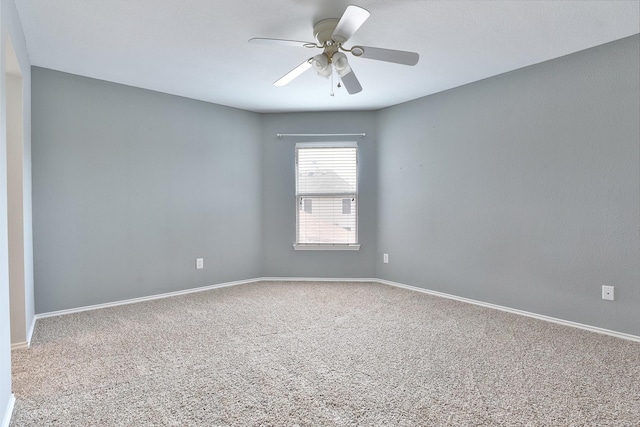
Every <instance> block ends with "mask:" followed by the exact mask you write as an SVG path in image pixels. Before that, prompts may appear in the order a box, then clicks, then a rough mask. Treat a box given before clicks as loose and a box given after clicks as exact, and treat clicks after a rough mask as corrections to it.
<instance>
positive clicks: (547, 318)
mask: <svg viewBox="0 0 640 427" xmlns="http://www.w3.org/2000/svg"><path fill="white" fill-rule="evenodd" d="M376 281H377V282H378V283H382V284H384V285H389V286H395V287H397V288H402V289H408V290H410V291H416V292H421V293H423V294H428V295H433V296H437V297H441V298H447V299H452V300H456V301H461V302H465V303H467V304H473V305H479V306H482V307H487V308H492V309H494V310H500V311H505V312H507V313H512V314H518V315H520V316H525V317H531V318H533V319H538V320H544V321H547V322H551V323H557V324H559V325H564V326H570V327H573V328H578V329H584V330H586V331H590V332H595V333H598V334H603V335H610V336H612V337H616V338H622V339H625V340H629V341H636V342H640V336H637V335H631V334H626V333H624V332H616V331H612V330H610V329H604V328H599V327H597V326H590V325H585V324H583V323H578V322H572V321H570V320H564V319H558V318H556V317H551V316H545V315H544V314H537V313H531V312H529V311H524V310H518V309H517V308H509V307H504V306H501V305H497V304H491V303H488V302H483V301H477V300H473V299H469V298H464V297H459V296H456V295H451V294H445V293H443V292H438V291H431V290H428V289H424V288H419V287H417V286H411V285H405V284H403V283H397V282H391V281H389V280H382V279H377V280H376Z"/></svg>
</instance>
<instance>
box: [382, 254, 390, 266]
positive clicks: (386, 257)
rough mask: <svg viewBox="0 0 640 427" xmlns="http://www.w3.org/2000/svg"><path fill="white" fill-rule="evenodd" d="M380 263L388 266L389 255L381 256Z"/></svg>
mask: <svg viewBox="0 0 640 427" xmlns="http://www.w3.org/2000/svg"><path fill="white" fill-rule="evenodd" d="M382 262H384V263H385V264H389V254H382Z"/></svg>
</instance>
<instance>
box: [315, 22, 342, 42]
mask: <svg viewBox="0 0 640 427" xmlns="http://www.w3.org/2000/svg"><path fill="white" fill-rule="evenodd" d="M338 21H339V20H338V19H336V18H329V19H323V20H322V21H320V22H317V23H316V24H315V25H314V26H313V36H314V37H315V38H316V40H317V41H318V44H319V45H320V46H324V45H325V44H327V45H334V44H335V43H334V41H333V39H332V38H331V36H332V35H333V32H334V31H335V29H336V26H337V25H338ZM329 42H330V43H329Z"/></svg>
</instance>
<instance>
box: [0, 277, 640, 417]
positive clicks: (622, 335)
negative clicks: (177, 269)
mask: <svg viewBox="0 0 640 427" xmlns="http://www.w3.org/2000/svg"><path fill="white" fill-rule="evenodd" d="M257 282H371V283H380V284H382V285H388V286H394V287H396V288H402V289H407V290H410V291H415V292H421V293H423V294H428V295H433V296H437V297H441V298H447V299H452V300H456V301H461V302H465V303H468V304H473V305H479V306H482V307H487V308H492V309H494V310H500V311H505V312H507V313H513V314H517V315H520V316H525V317H531V318H534V319H538V320H544V321H546V322H551V323H557V324H559V325H564V326H569V327H572V328H578V329H583V330H586V331H590V332H595V333H598V334H603V335H609V336H612V337H616V338H621V339H625V340H629V341H636V342H640V336H637V335H632V334H627V333H624V332H617V331H612V330H610V329H604V328H599V327H597V326H590V325H585V324H582V323H577V322H572V321H570V320H564V319H558V318H555V317H551V316H545V315H543V314H536V313H531V312H529V311H524V310H518V309H515V308H509V307H504V306H501V305H497V304H491V303H488V302H483V301H477V300H473V299H470V298H464V297H459V296H456V295H451V294H446V293H444V292H438V291H431V290H429V289H424V288H419V287H417V286H411V285H405V284H403V283H398V282H392V281H390V280H383V279H376V278H357V277H348V278H336V277H258V278H255V279H247V280H239V281H236V282H227V283H220V284H217V285H210V286H203V287H200V288H192V289H186V290H183V291H176V292H168V293H165V294H158V295H151V296H148V297H141V298H133V299H129V300H123V301H116V302H112V303H106V304H97V305H90V306H86V307H78V308H71V309H68V310H60V311H52V312H49V313H42V314H36V316H35V319H34V322H35V320H37V319H44V318H46V317H52V316H62V315H65V314H71V313H79V312H81V311H88V310H97V309H101V308H107V307H115V306H118V305H126V304H134V303H137V302H144V301H151V300H154V299H160V298H168V297H173V296H178V295H185V294H191V293H195V292H203V291H208V290H211V289H218V288H225V287H229V286H236V285H244V284H248V283H257ZM32 329H33V328H32ZM12 349H13V346H12ZM0 427H3V426H0Z"/></svg>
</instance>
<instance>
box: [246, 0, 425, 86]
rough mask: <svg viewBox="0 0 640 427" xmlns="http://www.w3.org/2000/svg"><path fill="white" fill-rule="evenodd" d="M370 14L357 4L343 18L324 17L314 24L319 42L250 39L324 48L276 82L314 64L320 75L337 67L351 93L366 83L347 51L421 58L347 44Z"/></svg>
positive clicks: (391, 58) (405, 60)
mask: <svg viewBox="0 0 640 427" xmlns="http://www.w3.org/2000/svg"><path fill="white" fill-rule="evenodd" d="M369 15H370V13H369V11H368V10H366V9H363V8H361V7H359V6H354V5H351V6H348V7H347V9H346V10H345V11H344V13H343V14H342V17H341V18H340V19H336V18H329V19H323V20H322V21H320V22H318V23H316V24H315V25H314V26H313V34H314V37H315V39H316V42H304V41H298V40H282V39H270V38H253V39H250V40H249V43H259V44H271V45H282V46H294V47H304V48H308V49H322V53H319V54H317V55H315V56H312V57H311V58H309V59H307V60H305V61H304V62H303V63H302V64H300V65H298V66H297V67H295V68H294V69H293V70H291V71H289V72H288V73H287V74H285V75H284V76H282V77H281V78H280V79H278V80H276V81H275V83H273V84H274V85H275V86H284V85H286V84H288V83H289V82H291V81H292V80H293V79H295V78H296V77H298V76H300V75H301V74H302V73H304V72H305V71H307V70H309V69H310V68H313V69H314V70H315V71H316V72H317V73H318V75H319V76H322V77H327V78H328V77H329V76H333V69H335V71H336V73H337V74H338V75H339V76H340V79H341V80H342V84H343V85H344V87H345V88H346V89H347V92H349V94H355V93H358V92H360V91H361V90H362V86H361V85H360V82H359V81H358V78H357V77H356V75H355V74H354V72H353V70H352V69H351V66H350V65H349V62H348V60H347V55H345V54H344V52H348V53H351V54H352V55H353V56H355V57H359V58H367V59H374V60H377V61H385V62H393V63H396V64H403V65H416V64H417V63H418V59H419V55H418V54H417V53H415V52H405V51H402V50H392V49H382V48H379V47H370V46H352V47H351V49H347V48H346V47H344V43H346V42H347V40H349V39H350V38H351V36H353V35H354V34H355V32H356V31H358V29H359V28H360V27H361V26H362V24H364V23H365V21H366V20H367V19H368V18H369Z"/></svg>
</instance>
